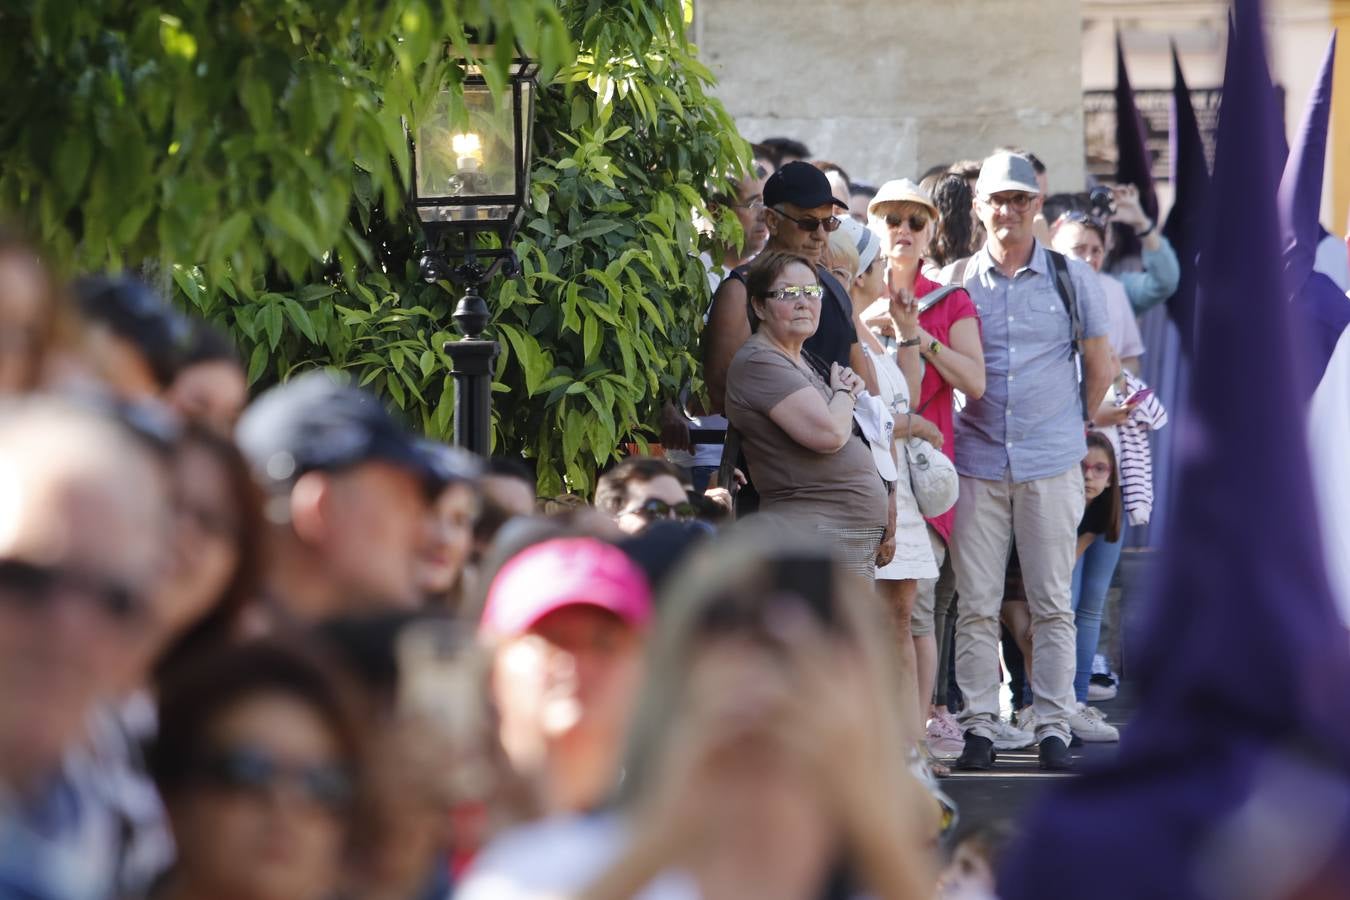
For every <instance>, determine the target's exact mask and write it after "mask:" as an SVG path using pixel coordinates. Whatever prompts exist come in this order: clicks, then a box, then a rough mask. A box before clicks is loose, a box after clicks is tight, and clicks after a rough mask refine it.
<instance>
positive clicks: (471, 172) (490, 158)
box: [416, 82, 519, 222]
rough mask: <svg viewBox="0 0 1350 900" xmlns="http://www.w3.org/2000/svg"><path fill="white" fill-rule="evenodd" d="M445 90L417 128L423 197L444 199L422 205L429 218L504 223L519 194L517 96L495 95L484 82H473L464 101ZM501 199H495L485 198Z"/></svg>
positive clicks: (419, 185)
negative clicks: (505, 199)
mask: <svg viewBox="0 0 1350 900" xmlns="http://www.w3.org/2000/svg"><path fill="white" fill-rule="evenodd" d="M455 100H456V98H454V97H453V96H452V95H451V94H450V92H449V91H443V92H441V94H440V96H439V97H438V98H437V99H436V102H435V104H434V105H433V107H432V109H431V110H430V111H429V112H428V115H427V116H426V117H425V118H424V119H423V121H422V123H421V124H420V126H419V127H418V129H417V142H416V151H417V196H418V198H419V199H420V200H421V201H422V202H423V203H425V202H426V201H432V200H435V201H443V202H437V203H436V204H435V205H430V206H419V207H418V214H419V215H420V216H421V218H422V220H423V221H424V222H461V221H462V222H469V221H474V220H477V221H482V222H504V221H506V220H508V219H510V218H511V217H512V216H513V215H514V214H515V208H516V207H517V206H518V205H519V202H518V201H517V202H514V203H511V202H507V203H503V202H501V198H502V197H503V196H507V197H513V196H515V195H516V158H517V153H518V151H517V148H516V133H515V120H514V113H513V110H512V97H511V93H510V92H509V91H504V92H503V93H502V95H501V96H500V97H494V96H493V95H492V92H491V91H490V90H489V89H488V87H487V86H486V85H484V84H480V83H475V82H468V83H466V84H464V87H463V102H462V104H461V103H456V102H455ZM489 197H492V198H497V202H495V203H483V202H480V200H482V199H483V198H489Z"/></svg>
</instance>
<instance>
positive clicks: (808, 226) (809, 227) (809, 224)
mask: <svg viewBox="0 0 1350 900" xmlns="http://www.w3.org/2000/svg"><path fill="white" fill-rule="evenodd" d="M774 212H776V213H778V214H779V215H780V216H782V217H783V218H785V219H790V220H791V221H793V222H796V223H797V227H798V228H800V229H801V230H802V231H815V230H816V229H817V228H821V227H824V229H825V230H826V231H827V232H830V231H838V230H839V224H840V223H839V217H838V216H830V217H829V218H828V219H817V218H816V217H815V216H803V217H802V218H800V219H799V218H797V217H796V216H790V215H788V214H787V213H785V212H783V211H782V210H781V209H775V210H774Z"/></svg>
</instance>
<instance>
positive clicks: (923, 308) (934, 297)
mask: <svg viewBox="0 0 1350 900" xmlns="http://www.w3.org/2000/svg"><path fill="white" fill-rule="evenodd" d="M961 290H965V288H963V287H962V286H961V285H959V284H956V283H955V282H953V283H952V284H944V285H943V286H942V287H940V288H938V289H937V290H935V291H929V292H928V293H926V294H924V295H923V296H922V297H920V298H919V313H920V314H921V315H922V314H923V313H926V312H928V311H929V310H930V309H932V308H933V307H935V306H937V305H938V304H939V303H941V302H942V301H943V300H946V299H947V297H948V296H949V295H951V294H954V293H956V292H957V291H961Z"/></svg>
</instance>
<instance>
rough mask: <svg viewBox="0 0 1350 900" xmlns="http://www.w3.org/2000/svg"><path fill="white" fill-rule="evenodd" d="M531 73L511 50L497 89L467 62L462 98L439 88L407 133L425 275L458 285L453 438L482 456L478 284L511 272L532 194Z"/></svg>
mask: <svg viewBox="0 0 1350 900" xmlns="http://www.w3.org/2000/svg"><path fill="white" fill-rule="evenodd" d="M538 73H539V66H538V64H537V63H536V62H534V61H533V60H531V59H529V58H526V57H517V58H516V59H514V60H513V61H512V63H511V69H510V77H509V80H508V82H507V90H506V91H505V92H503V93H498V94H494V93H493V92H492V90H491V89H490V88H489V87H488V83H487V80H486V79H485V78H484V77H483V72H482V68H481V66H479V65H477V64H475V63H473V62H472V61H470V63H469V64H468V65H467V66H466V72H465V77H464V82H463V93H462V95H461V94H457V93H454V94H452V93H451V92H450V91H443V92H441V94H440V96H439V97H438V99H437V101H436V103H435V105H434V106H433V107H432V109H431V110H430V111H429V113H428V115H427V116H426V117H424V119H423V120H422V122H421V123H420V124H419V125H418V127H417V131H416V134H410V135H409V140H410V141H411V143H412V151H413V205H414V207H415V208H416V210H417V215H418V218H420V219H421V220H422V228H423V231H424V232H425V233H426V237H427V252H426V253H425V254H423V256H422V259H421V272H422V278H423V279H424V280H425V281H427V282H435V281H440V280H451V281H454V282H455V283H457V284H459V285H460V286H462V287H463V290H464V295H463V296H462V297H460V298H459V303H458V305H456V307H455V311H454V313H453V318H454V320H455V324H456V326H457V327H458V329H459V332H460V334H461V335H463V339H462V340H459V341H450V342H449V343H447V344H446V345H445V352H446V353H447V354H449V356H450V359H451V362H452V363H453V364H454V366H453V368H452V369H451V374H452V375H453V376H454V378H455V418H454V427H455V444H456V445H458V446H460V447H464V448H466V449H468V450H471V451H473V452H474V453H477V454H479V455H481V456H486V455H487V454H488V449H489V444H490V443H491V437H492V373H493V366H494V363H495V361H496V358H497V350H498V347H497V342H496V341H492V340H484V339H483V338H482V333H483V329H485V328H486V327H487V324H488V307H487V303H486V301H484V299H483V297H482V296H481V295H480V294H479V292H478V291H479V286H480V285H481V284H483V282H485V281H487V280H488V279H490V278H491V277H492V276H493V275H494V274H495V273H496V272H497V271H498V270H501V271H504V272H506V273H507V274H508V275H513V274H515V271H516V256H515V252H514V251H513V250H512V249H511V241H512V239H513V238H514V236H515V233H516V229H517V228H518V227H519V226H520V222H521V219H522V217H523V216H524V211H525V204H526V202H527V200H528V197H529V184H530V150H531V144H532V143H533V131H534V101H535V94H536V93H537V91H538V83H537V81H536V79H537V77H538ZM483 235H496V237H497V241H496V246H481V245H480V244H481V243H482V242H481V241H480V240H479V239H480V237H481V236H483ZM452 259H453V260H455V261H456V262H455V264H454V265H452V264H451V262H450V260H452Z"/></svg>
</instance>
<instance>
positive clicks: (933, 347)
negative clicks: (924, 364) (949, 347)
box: [928, 338, 942, 356]
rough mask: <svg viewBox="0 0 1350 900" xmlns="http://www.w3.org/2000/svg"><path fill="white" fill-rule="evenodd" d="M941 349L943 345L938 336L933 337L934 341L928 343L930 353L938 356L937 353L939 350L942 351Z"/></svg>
mask: <svg viewBox="0 0 1350 900" xmlns="http://www.w3.org/2000/svg"><path fill="white" fill-rule="evenodd" d="M941 350H942V345H941V344H939V343H938V339H937V338H933V340H932V342H931V343H930V344H929V345H928V352H929V353H930V354H932V355H933V356H937V355H938V352H939V351H941Z"/></svg>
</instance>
